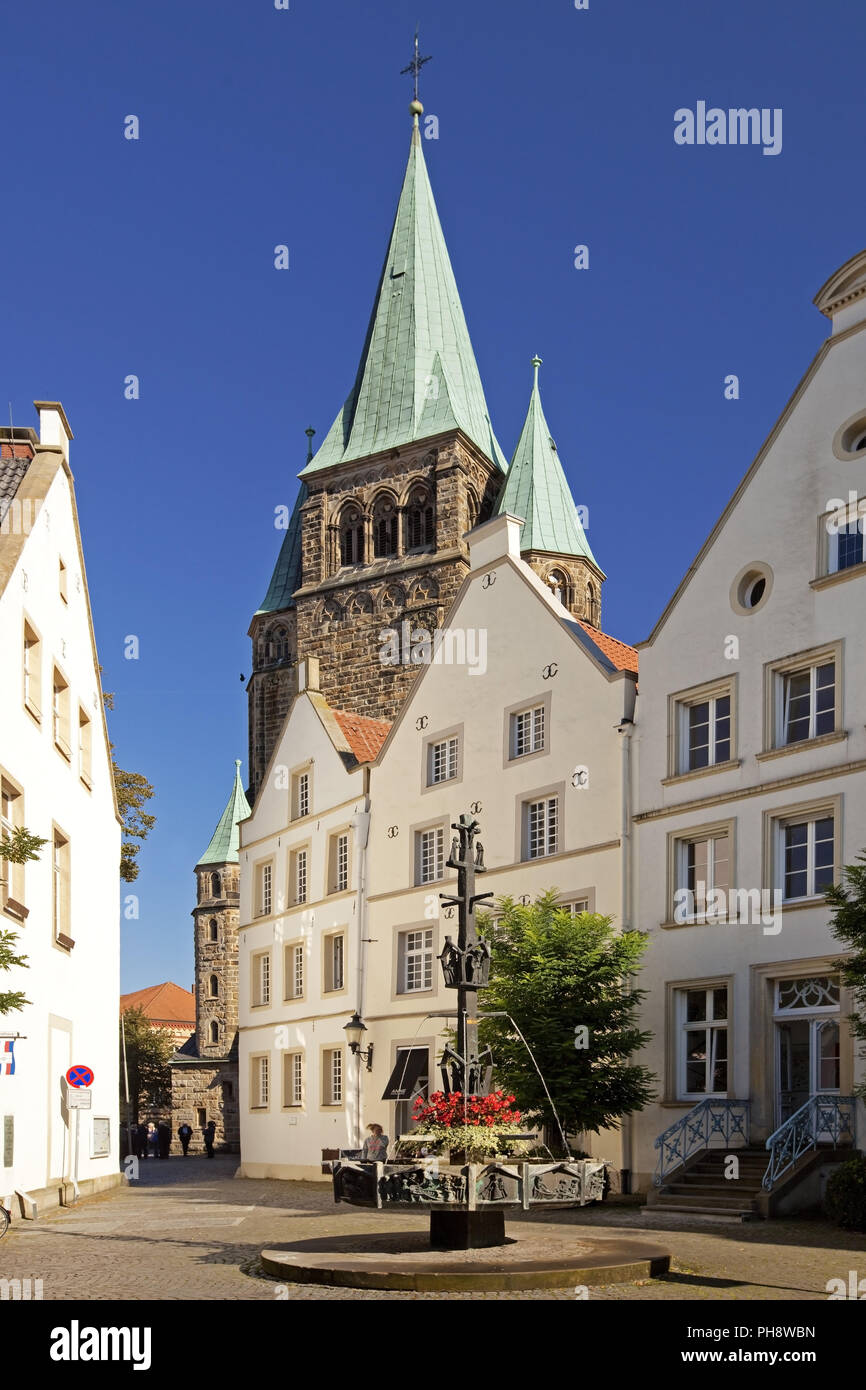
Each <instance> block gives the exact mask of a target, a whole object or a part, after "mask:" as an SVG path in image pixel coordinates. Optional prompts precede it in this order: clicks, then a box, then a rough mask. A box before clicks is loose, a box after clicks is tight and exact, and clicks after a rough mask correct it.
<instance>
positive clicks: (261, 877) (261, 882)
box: [256, 864, 274, 917]
mask: <svg viewBox="0 0 866 1390" xmlns="http://www.w3.org/2000/svg"><path fill="white" fill-rule="evenodd" d="M273 872H274V869H273V865H272V864H257V865H256V916H257V917H267V916H269V915H270V911H271V902H272V897H271V885H272V881H273Z"/></svg>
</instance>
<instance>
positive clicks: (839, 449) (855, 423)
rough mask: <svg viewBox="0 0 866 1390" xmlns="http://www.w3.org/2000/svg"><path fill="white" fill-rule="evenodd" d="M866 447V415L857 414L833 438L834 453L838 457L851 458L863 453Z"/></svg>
mask: <svg viewBox="0 0 866 1390" xmlns="http://www.w3.org/2000/svg"><path fill="white" fill-rule="evenodd" d="M864 449H866V416H864V415H863V414H862V413H861V414H859V415H856V416H855V417H854V418H853V419H852V420H849V421H848V422H847V424H844V425H842V426H841V427H840V428H839V429H838V430H837V431H836V435H835V438H834V439H833V453H834V454H835V455H836V457H837V458H840V459H850V458H853V456H854V455H855V454H862V453H863V451H864Z"/></svg>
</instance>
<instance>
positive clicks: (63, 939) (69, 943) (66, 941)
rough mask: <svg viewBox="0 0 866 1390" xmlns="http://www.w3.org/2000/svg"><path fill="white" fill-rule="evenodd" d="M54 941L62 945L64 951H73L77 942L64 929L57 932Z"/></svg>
mask: <svg viewBox="0 0 866 1390" xmlns="http://www.w3.org/2000/svg"><path fill="white" fill-rule="evenodd" d="M54 941H55V943H56V945H58V946H60V947H62V949H63V950H64V951H71V950H72V948H73V946H74V945H75V942H74V941H73V940H72V937H71V936H66V934H65V933H64V932H62V931H59V932H58V933H57V935H56V936H55V938H54Z"/></svg>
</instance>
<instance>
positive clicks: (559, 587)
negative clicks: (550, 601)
mask: <svg viewBox="0 0 866 1390" xmlns="http://www.w3.org/2000/svg"><path fill="white" fill-rule="evenodd" d="M547 582H548V584H549V586H550V592H551V593H552V594H553V597H554V598H555V599H558V600H559V602H560V603H561V604H562V606H563V607H564V608H567V607H568V599H569V592H568V575H567V574H566V573H565V572H564V571H563V570H551V571H550V574H549V575H548V576H547Z"/></svg>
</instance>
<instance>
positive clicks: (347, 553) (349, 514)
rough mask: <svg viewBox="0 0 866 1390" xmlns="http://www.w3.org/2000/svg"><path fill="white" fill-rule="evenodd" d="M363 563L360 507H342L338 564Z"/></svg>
mask: <svg viewBox="0 0 866 1390" xmlns="http://www.w3.org/2000/svg"><path fill="white" fill-rule="evenodd" d="M363 563H364V519H363V517H362V516H361V511H360V508H358V507H356V506H354V505H352V506H348V507H344V508H343V512H342V514H341V516H340V564H341V565H361V564H363Z"/></svg>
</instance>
